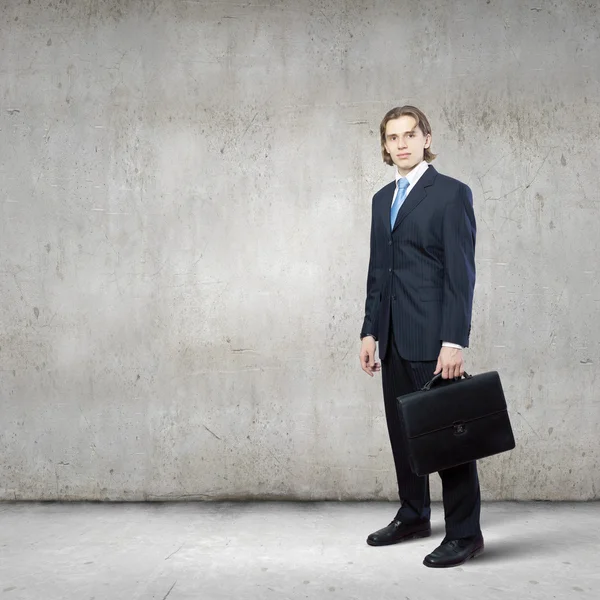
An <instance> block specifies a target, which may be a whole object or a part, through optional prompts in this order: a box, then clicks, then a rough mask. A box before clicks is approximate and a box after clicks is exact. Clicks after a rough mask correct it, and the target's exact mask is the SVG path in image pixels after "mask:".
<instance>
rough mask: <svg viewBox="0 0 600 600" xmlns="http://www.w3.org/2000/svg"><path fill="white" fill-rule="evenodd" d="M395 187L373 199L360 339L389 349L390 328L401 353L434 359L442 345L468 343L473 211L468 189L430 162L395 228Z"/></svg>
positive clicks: (411, 358)
mask: <svg viewBox="0 0 600 600" xmlns="http://www.w3.org/2000/svg"><path fill="white" fill-rule="evenodd" d="M395 189H396V184H395V182H392V183H390V184H388V185H386V186H385V187H383V188H382V189H380V190H379V191H378V192H377V193H376V194H375V196H373V208H372V215H371V258H370V260H369V272H368V276H367V300H366V303H365V319H364V323H363V327H362V335H366V334H371V335H374V336H375V338H376V339H378V341H379V357H380V358H381V359H382V360H383V359H384V358H385V355H386V353H387V351H388V339H389V332H390V324H391V326H392V327H393V331H394V338H395V341H396V344H397V346H398V352H399V353H400V356H401V357H402V358H404V359H406V360H408V361H429V360H437V357H438V355H439V353H440V348H441V345H442V342H443V341H444V342H454V343H456V344H460V345H461V346H463V347H467V346H468V345H469V334H470V332H471V311H472V305H473V290H474V287H475V231H476V225H475V214H474V212H473V196H472V194H471V190H470V189H469V187H468V186H467V185H465V184H464V183H461V182H460V181H457V180H456V179H452V178H451V177H446V176H445V175H442V174H440V173H438V172H437V171H436V170H435V169H434V168H433V167H432V166H431V165H430V166H429V168H428V169H427V171H426V172H425V173H424V174H423V175H422V176H421V178H420V179H419V180H418V181H417V183H416V184H415V186H414V187H413V189H412V190H411V191H410V193H409V194H408V196H407V197H406V199H405V201H404V204H403V205H402V207H401V208H400V212H399V213H398V217H397V219H396V224H395V226H394V228H393V229H391V227H390V208H391V205H392V198H393V195H394V192H395Z"/></svg>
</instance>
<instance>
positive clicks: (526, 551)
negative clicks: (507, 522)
mask: <svg viewBox="0 0 600 600" xmlns="http://www.w3.org/2000/svg"><path fill="white" fill-rule="evenodd" d="M484 537H485V533H484ZM561 555H564V556H566V557H568V556H569V548H568V546H565V545H562V544H557V543H556V532H555V531H548V532H547V533H546V534H543V535H537V536H535V537H532V536H530V535H527V536H523V537H515V536H514V535H513V536H510V537H508V534H507V538H506V539H494V540H491V541H487V540H486V542H485V552H484V553H483V554H482V555H481V556H480V557H479V558H477V563H478V564H481V563H486V562H498V561H501V562H506V561H509V562H512V561H523V560H525V559H531V560H539V558H540V557H552V556H553V557H556V558H558V557H560V556H561Z"/></svg>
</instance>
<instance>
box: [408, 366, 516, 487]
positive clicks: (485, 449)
mask: <svg viewBox="0 0 600 600" xmlns="http://www.w3.org/2000/svg"><path fill="white" fill-rule="evenodd" d="M398 409H399V412H400V419H401V421H402V426H403V429H404V434H405V436H406V441H407V444H408V453H409V460H410V466H411V469H412V470H413V472H414V473H416V474H417V475H428V474H429V473H435V472H437V471H441V470H443V469H448V468H450V467H455V466H457V465H460V464H463V463H466V462H470V461H472V460H477V459H479V458H484V457H485V456H491V455H493V454H499V453H500V452H506V451H507V450H512V449H513V448H514V447H515V439H514V436H513V432H512V428H511V425H510V419H509V417H508V411H507V408H506V400H505V398H504V392H503V391H502V384H501V383H500V376H499V375H498V373H497V372H496V371H491V372H489V373H481V374H480V375H475V376H471V375H467V374H466V373H465V377H464V379H442V376H441V374H439V375H436V376H435V377H434V378H433V379H432V380H431V381H429V382H428V383H426V384H425V385H424V386H423V388H422V389H421V390H419V391H417V392H414V393H412V394H407V395H406V396H400V397H399V398H398Z"/></svg>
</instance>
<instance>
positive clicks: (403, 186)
mask: <svg viewBox="0 0 600 600" xmlns="http://www.w3.org/2000/svg"><path fill="white" fill-rule="evenodd" d="M408 186H409V182H408V179H406V177H402V178H401V179H399V180H398V189H397V190H396V197H395V198H394V201H393V202H392V210H391V212H390V226H391V228H392V229H394V224H395V223H396V218H397V217H398V212H399V211H400V207H401V206H402V203H403V202H404V199H405V198H406V190H407V189H408Z"/></svg>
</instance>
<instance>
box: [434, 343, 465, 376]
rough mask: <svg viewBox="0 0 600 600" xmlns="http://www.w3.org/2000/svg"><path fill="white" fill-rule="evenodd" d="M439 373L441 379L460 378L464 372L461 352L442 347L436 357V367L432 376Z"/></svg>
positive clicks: (456, 349)
mask: <svg viewBox="0 0 600 600" xmlns="http://www.w3.org/2000/svg"><path fill="white" fill-rule="evenodd" d="M440 371H441V373H442V379H452V378H454V377H461V376H462V375H463V373H464V372H465V363H464V360H463V354H462V350H459V349H458V348H449V347H447V346H442V349H441V350H440V355H439V356H438V360H437V366H436V367H435V371H434V373H433V374H434V375H437V374H438V373H439V372H440Z"/></svg>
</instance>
